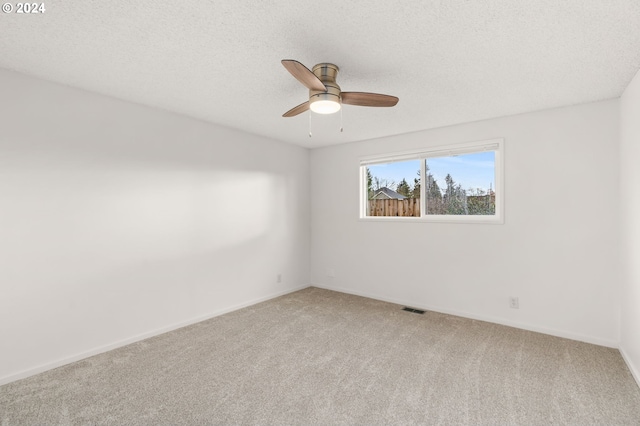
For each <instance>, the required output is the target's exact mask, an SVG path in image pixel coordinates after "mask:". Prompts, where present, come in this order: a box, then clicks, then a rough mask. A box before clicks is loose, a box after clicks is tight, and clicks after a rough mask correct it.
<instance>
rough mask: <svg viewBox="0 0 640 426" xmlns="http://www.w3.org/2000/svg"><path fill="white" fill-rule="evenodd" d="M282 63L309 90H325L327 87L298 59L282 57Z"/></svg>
mask: <svg viewBox="0 0 640 426" xmlns="http://www.w3.org/2000/svg"><path fill="white" fill-rule="evenodd" d="M280 62H282V65H284V67H285V68H286V69H287V71H289V72H290V73H291V75H292V76H294V77H295V78H296V79H298V81H299V82H300V83H302V84H303V85H304V87H306V88H307V89H309V90H319V91H321V92H326V91H327V88H326V87H325V85H324V84H323V83H322V82H321V81H320V79H319V78H318V77H316V75H315V74H314V73H312V72H311V70H309V68H307V67H305V66H304V65H302V64H301V63H300V62H298V61H294V60H293V59H283V60H282V61H280Z"/></svg>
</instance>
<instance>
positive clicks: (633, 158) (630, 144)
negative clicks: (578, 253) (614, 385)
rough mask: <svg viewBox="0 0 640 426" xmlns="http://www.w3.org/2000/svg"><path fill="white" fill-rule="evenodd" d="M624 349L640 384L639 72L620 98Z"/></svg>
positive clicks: (628, 362) (622, 350) (622, 320)
mask: <svg viewBox="0 0 640 426" xmlns="http://www.w3.org/2000/svg"><path fill="white" fill-rule="evenodd" d="M620 128H621V132H620V139H621V143H620V200H621V203H622V208H621V214H622V215H621V219H622V220H621V222H622V254H623V276H622V297H621V300H622V316H621V325H622V327H621V328H622V332H621V343H620V352H622V354H623V356H624V357H625V360H626V361H627V364H628V365H629V368H630V369H631V371H632V372H633V374H634V376H635V378H636V381H637V382H638V384H640V166H639V163H638V160H639V159H640V73H638V74H636V76H635V78H634V79H633V81H632V82H631V84H630V85H629V86H628V87H627V89H626V90H625V92H624V94H623V95H622V98H621V99H620Z"/></svg>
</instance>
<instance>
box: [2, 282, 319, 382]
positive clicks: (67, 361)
mask: <svg viewBox="0 0 640 426" xmlns="http://www.w3.org/2000/svg"><path fill="white" fill-rule="evenodd" d="M307 287H309V286H308V285H305V286H300V287H296V288H293V289H289V290H284V291H280V292H277V293H272V294H270V295H267V296H263V297H259V298H257V299H252V300H249V301H246V302H243V303H239V304H237V305H233V306H230V307H228V308H224V309H218V310H216V311H214V312H211V313H208V314H206V315H202V316H199V317H196V318H192V319H189V320H186V321H181V322H179V323H176V324H172V325H168V326H166V327H161V328H158V329H155V330H151V331H148V332H146V333H141V334H138V335H135V336H132V337H129V338H127V339H123V340H119V341H117V342H113V343H110V344H107V345H104V346H99V347H97V348H94V349H90V350H88V351H84V352H81V353H78V354H75V355H71V356H68V357H64V358H61V359H58V360H56V361H52V362H47V363H45V364H41V365H39V366H37V367H33V368H28V369H26V370H22V371H19V372H17V373H14V374H10V375H8V376H4V377H0V386H2V385H5V384H7V383H11V382H15V381H16V380H20V379H25V378H27V377H29V376H33V375H35V374H39V373H42V372H45V371H47V370H52V369H54V368H58V367H61V366H63V365H66V364H70V363H72V362H76V361H80V360H81V359H85V358H88V357H90V356H94V355H98V354H101V353H104V352H107V351H110V350H113V349H117V348H120V347H122V346H126V345H129V344H131V343H135V342H139V341H140V340H144V339H148V338H150V337H154V336H157V335H160V334H163V333H167V332H169V331H173V330H177V329H178V328H182V327H186V326H189V325H192V324H195V323H198V322H201V321H205V320H208V319H210V318H214V317H217V316H220V315H224V314H226V313H229V312H233V311H237V310H238V309H242V308H246V307H247V306H251V305H255V304H257V303H260V302H264V301H266V300H270V299H275V298H276V297H280V296H284V295H285V294H289V293H293V292H296V291H299V290H303V289H305V288H307Z"/></svg>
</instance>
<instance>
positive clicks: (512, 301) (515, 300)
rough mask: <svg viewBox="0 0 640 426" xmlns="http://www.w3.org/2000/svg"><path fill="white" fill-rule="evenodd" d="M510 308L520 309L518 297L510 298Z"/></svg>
mask: <svg viewBox="0 0 640 426" xmlns="http://www.w3.org/2000/svg"><path fill="white" fill-rule="evenodd" d="M509 307H510V308H511V309H520V300H518V298H517V297H513V296H511V297H509Z"/></svg>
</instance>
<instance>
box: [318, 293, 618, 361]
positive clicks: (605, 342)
mask: <svg viewBox="0 0 640 426" xmlns="http://www.w3.org/2000/svg"><path fill="white" fill-rule="evenodd" d="M311 285H312V286H313V287H317V288H323V289H326V290H332V291H338V292H340V293H347V294H353V295H355V296H362V297H368V298H370V299H376V300H381V301H383V302H389V303H395V304H397V305H404V306H410V307H413V308H418V309H423V310H426V311H433V312H439V313H442V314H449V315H455V316H458V317H464V318H469V319H475V320H479V321H486V322H491V323H494V324H500V325H506V326H509V327H514V328H520V329H522V330H528V331H535V332H536V333H542V334H549V335H551V336H556V337H563V338H565V339H571V340H578V341H580V342H585V343H591V344H594V345H598V346H606V347H609V348H614V349H618V346H619V342H617V341H614V340H607V339H600V338H597V337H592V336H585V335H581V334H576V333H571V332H566V331H562V330H555V329H551V328H545V327H538V326H535V325H531V324H524V323H519V322H516V321H509V320H506V319H504V318H496V317H491V316H486V315H477V314H473V313H469V312H463V311H457V310H453V309H446V308H441V307H438V306H430V305H416V302H415V301H408V300H401V299H395V298H390V297H386V296H380V295H377V294H374V293H369V292H362V291H354V290H351V289H346V288H342V287H334V286H326V285H316V284H311Z"/></svg>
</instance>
